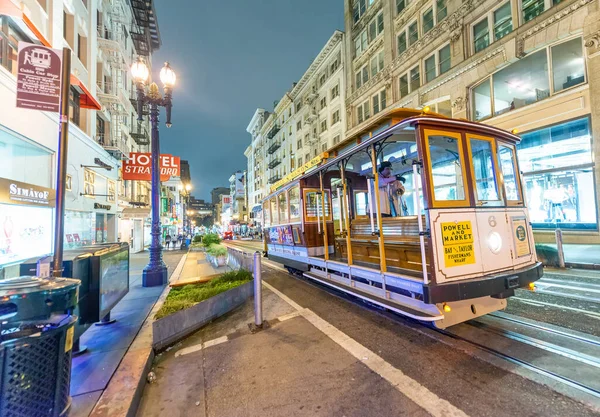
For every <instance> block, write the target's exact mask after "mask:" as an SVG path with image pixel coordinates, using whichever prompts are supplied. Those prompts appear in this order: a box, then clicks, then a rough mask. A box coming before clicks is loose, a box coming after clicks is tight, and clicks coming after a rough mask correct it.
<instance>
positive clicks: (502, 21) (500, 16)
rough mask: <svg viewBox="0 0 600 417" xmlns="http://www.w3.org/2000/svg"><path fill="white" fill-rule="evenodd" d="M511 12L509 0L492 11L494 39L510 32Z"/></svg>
mask: <svg viewBox="0 0 600 417" xmlns="http://www.w3.org/2000/svg"><path fill="white" fill-rule="evenodd" d="M512 29H513V26H512V13H511V10H510V2H508V3H506V4H505V5H503V6H500V7H499V8H498V9H496V11H494V40H498V39H502V38H503V37H505V36H506V35H508V34H509V33H510V32H512Z"/></svg>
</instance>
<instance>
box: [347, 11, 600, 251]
mask: <svg viewBox="0 0 600 417" xmlns="http://www.w3.org/2000/svg"><path fill="white" fill-rule="evenodd" d="M345 26H346V63H347V64H346V79H347V81H348V83H347V99H346V115H347V135H346V137H347V138H350V137H352V135H353V134H354V133H356V132H359V131H360V130H361V129H362V127H363V126H365V125H366V124H368V123H369V122H372V121H373V120H376V118H377V117H378V115H379V114H384V113H385V112H387V111H389V110H390V109H393V108H399V107H411V108H423V107H425V106H429V107H430V109H431V110H432V111H436V112H438V113H441V114H444V115H447V116H452V117H454V118H465V119H469V120H472V121H478V122H482V123H488V124H491V125H494V126H497V127H501V128H503V129H507V130H513V129H517V131H518V133H519V135H521V136H522V139H523V140H522V142H521V144H520V146H519V149H518V156H519V162H520V169H521V171H523V173H524V183H525V187H524V188H525V192H526V198H527V203H528V207H529V210H530V215H531V221H532V223H533V227H534V230H535V232H536V237H537V240H538V241H539V242H549V241H553V239H554V233H553V232H554V229H555V228H556V226H557V225H558V226H560V227H561V229H563V230H564V231H565V241H566V242H571V243H575V242H578V243H584V242H585V243H600V232H599V229H598V216H599V211H598V210H599V208H598V207H599V205H600V204H599V198H598V195H599V194H598V192H597V184H598V181H599V180H600V176H599V173H598V169H597V168H596V167H595V165H594V161H595V160H596V159H597V157H598V156H599V153H600V144H598V141H597V140H596V141H594V140H593V138H594V137H596V138H597V137H599V136H598V135H599V134H600V94H599V93H600V12H599V6H598V1H595V0H576V1H549V0H531V1H525V0H506V1H500V2H498V1H484V0H470V1H457V0H434V1H431V0H429V1H408V0H346V1H345Z"/></svg>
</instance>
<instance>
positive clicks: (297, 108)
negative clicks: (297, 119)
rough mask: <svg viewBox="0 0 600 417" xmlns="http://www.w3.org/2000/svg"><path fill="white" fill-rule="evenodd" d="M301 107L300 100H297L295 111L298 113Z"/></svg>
mask: <svg viewBox="0 0 600 417" xmlns="http://www.w3.org/2000/svg"><path fill="white" fill-rule="evenodd" d="M301 108H302V100H298V101H297V102H296V113H298V112H299V111H300V109H301Z"/></svg>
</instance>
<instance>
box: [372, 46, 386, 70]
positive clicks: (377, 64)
mask: <svg viewBox="0 0 600 417" xmlns="http://www.w3.org/2000/svg"><path fill="white" fill-rule="evenodd" d="M383 56H384V51H383V50H382V51H380V52H379V53H378V54H376V55H375V56H374V57H373V58H372V59H371V77H374V76H375V75H377V73H378V72H379V71H382V70H383V65H384V63H383Z"/></svg>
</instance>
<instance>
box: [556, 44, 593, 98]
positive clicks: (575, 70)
mask: <svg viewBox="0 0 600 417" xmlns="http://www.w3.org/2000/svg"><path fill="white" fill-rule="evenodd" d="M551 53H552V81H553V86H554V92H555V93H556V92H558V91H561V90H564V89H567V88H570V87H573V86H575V85H579V84H583V83H584V82H585V65H584V58H583V47H582V45H581V38H575V39H572V40H570V41H568V42H564V43H561V44H559V45H556V46H553V47H552V48H551Z"/></svg>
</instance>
